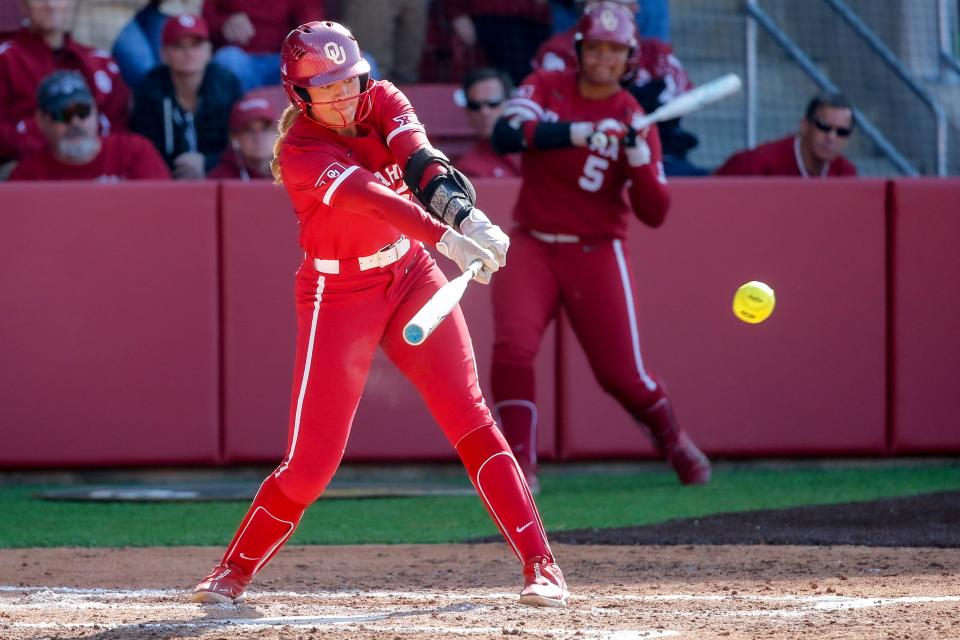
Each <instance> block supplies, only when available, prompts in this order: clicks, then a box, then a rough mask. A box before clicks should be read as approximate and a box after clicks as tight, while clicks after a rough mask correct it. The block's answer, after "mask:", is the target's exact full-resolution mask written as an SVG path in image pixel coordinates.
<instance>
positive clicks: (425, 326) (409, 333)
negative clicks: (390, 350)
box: [403, 260, 483, 346]
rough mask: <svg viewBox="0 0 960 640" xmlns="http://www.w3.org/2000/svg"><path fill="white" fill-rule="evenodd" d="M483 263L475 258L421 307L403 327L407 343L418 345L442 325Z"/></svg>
mask: <svg viewBox="0 0 960 640" xmlns="http://www.w3.org/2000/svg"><path fill="white" fill-rule="evenodd" d="M482 266H483V263H482V262H480V261H479V260H474V261H473V262H471V263H470V265H469V266H468V267H467V268H466V269H465V270H464V272H463V273H461V274H460V275H459V276H457V277H456V278H454V279H453V280H451V281H450V282H448V283H447V284H445V285H443V286H442V287H440V288H439V289H438V290H437V292H436V293H435V294H433V297H432V298H430V299H429V300H427V302H426V304H424V305H423V306H422V307H420V311H417V312H416V313H415V314H414V316H413V317H412V318H411V319H410V322H408V323H407V325H406V326H405V327H404V328H403V339H404V340H406V341H407V344H412V345H413V346H418V345H421V344H423V341H424V340H426V339H427V338H429V337H430V334H431V333H433V331H434V329H436V328H437V327H439V326H440V323H441V322H443V319H444V318H446V317H447V316H448V315H450V312H451V311H453V308H454V307H455V306H457V303H459V302H460V298H462V297H463V292H464V291H466V290H467V283H469V282H470V281H471V280H473V279H474V277H476V275H477V272H478V271H480V267H482Z"/></svg>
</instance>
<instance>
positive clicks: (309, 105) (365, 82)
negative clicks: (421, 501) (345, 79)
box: [293, 73, 371, 129]
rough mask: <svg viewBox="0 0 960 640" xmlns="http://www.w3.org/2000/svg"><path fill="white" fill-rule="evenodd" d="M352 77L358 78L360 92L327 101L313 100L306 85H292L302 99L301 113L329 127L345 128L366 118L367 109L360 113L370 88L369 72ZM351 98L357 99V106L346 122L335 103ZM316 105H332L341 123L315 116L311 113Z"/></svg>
mask: <svg viewBox="0 0 960 640" xmlns="http://www.w3.org/2000/svg"><path fill="white" fill-rule="evenodd" d="M354 77H357V78H359V79H360V86H361V87H364V88H363V89H362V90H361V91H360V93H358V94H357V95H355V96H350V97H349V98H340V99H337V100H330V101H329V102H313V101H312V100H311V99H310V92H309V91H307V89H306V87H300V86H294V87H293V90H294V91H295V92H296V94H297V96H298V97H299V98H300V99H301V100H302V101H303V104H304V105H305V107H306V108H305V109H304V112H303V114H304V115H305V116H307V117H308V118H310V119H311V120H313V121H314V122H316V123H317V124H319V125H320V126H323V127H327V128H330V129H346V128H347V127H350V126H353V125H355V124H357V123H358V122H360V121H361V120H363V119H364V118H366V116H367V113H369V110H367V113H361V109H362V108H363V106H364V102H365V99H366V98H367V92H368V91H370V88H371V80H370V74H369V73H364V74H361V75H359V76H354ZM353 99H356V100H357V108H356V110H355V111H354V114H353V118H351V119H350V121H349V122H347V118H346V117H345V116H344V114H343V111H341V110H340V108H339V107H337V106H336V104H337V103H338V102H347V101H349V100H353ZM317 105H333V109H334V110H335V111H336V112H337V113H338V114H339V115H340V119H341V121H342V124H334V123H331V122H327V121H325V120H321V119H320V118H317V117H316V115H315V114H314V113H313V108H314V107H315V106H317ZM358 116H359V117H358Z"/></svg>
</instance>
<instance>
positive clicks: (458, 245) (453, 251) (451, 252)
mask: <svg viewBox="0 0 960 640" xmlns="http://www.w3.org/2000/svg"><path fill="white" fill-rule="evenodd" d="M437 251H439V252H440V253H442V254H443V255H445V256H446V257H448V258H450V259H451V260H453V261H454V262H455V263H457V266H458V267H460V270H461V271H465V270H466V268H467V267H468V266H470V263H471V262H473V261H474V260H480V261H481V262H483V266H482V267H481V268H480V270H479V271H477V275H476V277H475V278H474V280H476V281H477V282H479V283H480V284H488V283H489V282H490V278H491V277H492V276H493V273H494V272H495V271H496V270H497V269H499V268H500V263H498V262H497V259H496V258H495V257H494V256H493V254H492V253H490V252H489V251H487V250H486V249H484V248H483V247H481V246H480V245H479V244H477V242H476V241H475V240H471V239H470V238H468V237H467V236H464V235H461V234H459V233H457V232H456V231H454V230H453V229H447V230H446V232H445V233H444V234H443V236H442V237H441V238H440V242H438V243H437Z"/></svg>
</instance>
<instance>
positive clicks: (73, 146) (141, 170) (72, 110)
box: [10, 71, 170, 182]
mask: <svg viewBox="0 0 960 640" xmlns="http://www.w3.org/2000/svg"><path fill="white" fill-rule="evenodd" d="M37 105H38V109H37V113H36V123H37V126H38V128H39V129H40V131H41V132H42V133H43V137H44V139H45V140H46V146H45V147H44V148H43V149H42V150H40V151H37V152H34V153H31V154H29V155H27V156H26V157H24V158H23V160H21V161H20V163H19V164H18V165H17V166H16V168H15V169H14V170H13V173H11V174H10V180H98V181H100V182H117V181H120V180H169V179H170V172H169V171H167V167H166V165H164V163H163V158H161V157H160V154H159V153H157V151H156V150H155V149H154V148H153V145H152V144H150V141H149V140H147V139H146V138H144V137H142V136H138V135H136V134H133V133H111V134H108V135H107V136H106V137H101V136H100V122H99V117H98V116H99V112H98V110H97V105H96V102H95V100H94V97H93V94H92V93H91V91H90V87H88V86H87V83H86V81H85V80H84V78H83V76H82V75H81V74H80V73H79V72H77V71H54V72H53V73H52V74H50V75H49V76H47V77H46V78H44V79H43V81H42V82H41V83H40V89H39V90H38V92H37Z"/></svg>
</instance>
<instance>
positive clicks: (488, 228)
mask: <svg viewBox="0 0 960 640" xmlns="http://www.w3.org/2000/svg"><path fill="white" fill-rule="evenodd" d="M460 233H462V234H463V235H465V236H467V237H468V238H470V239H471V240H473V241H474V242H476V243H477V244H479V245H480V246H481V247H483V248H484V249H486V250H487V251H489V252H490V253H492V254H493V255H494V257H495V258H496V259H497V264H499V265H500V266H501V267H504V266H506V264H507V249H509V248H510V238H509V237H508V236H507V234H505V233H504V232H503V229H501V228H500V227H499V226H497V225H495V224H493V223H492V222H490V219H489V218H487V216H486V214H485V213H484V212H483V211H480V209H477V208H476V207H474V208H473V209H471V210H470V215H468V216H467V217H466V218H464V219H463V222H461V223H460Z"/></svg>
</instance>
